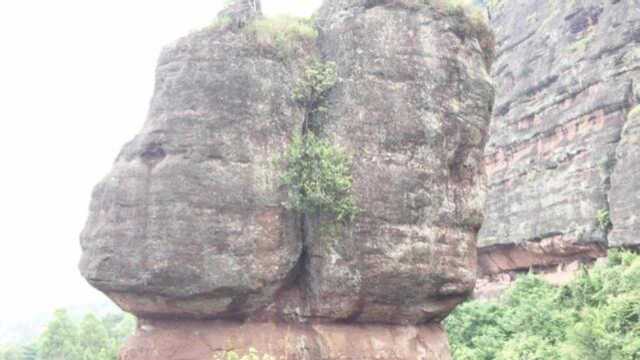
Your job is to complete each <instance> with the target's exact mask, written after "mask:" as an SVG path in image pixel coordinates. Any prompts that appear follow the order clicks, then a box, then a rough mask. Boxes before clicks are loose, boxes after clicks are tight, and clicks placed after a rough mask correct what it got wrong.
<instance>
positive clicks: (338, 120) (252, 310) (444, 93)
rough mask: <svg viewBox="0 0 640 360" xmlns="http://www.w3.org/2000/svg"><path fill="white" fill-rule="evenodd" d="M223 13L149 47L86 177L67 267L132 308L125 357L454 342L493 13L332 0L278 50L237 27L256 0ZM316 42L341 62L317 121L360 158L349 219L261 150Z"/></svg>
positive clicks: (380, 354) (290, 131)
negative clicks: (113, 131) (149, 81)
mask: <svg viewBox="0 0 640 360" xmlns="http://www.w3.org/2000/svg"><path fill="white" fill-rule="evenodd" d="M247 4H249V5H251V4H253V5H251V6H245V5H247ZM223 15H224V16H225V17H230V18H228V19H226V20H230V21H225V22H221V25H218V26H217V27H213V28H211V29H207V30H203V31H201V32H198V33H194V34H192V35H189V36H187V37H185V38H183V39H181V40H179V41H178V42H177V43H176V44H174V45H172V46H171V47H169V48H168V49H167V50H166V51H165V52H164V53H163V54H162V56H161V59H160V62H159V65H158V70H157V80H156V92H155V96H154V98H153V101H152V104H151V109H150V113H149V118H148V120H147V122H146V124H145V126H144V128H143V130H142V132H141V133H140V134H139V135H138V136H137V137H136V138H135V139H134V140H133V141H132V142H131V143H129V144H127V145H126V146H125V148H124V149H123V151H122V153H121V154H120V156H119V157H118V159H117V160H116V163H115V165H114V168H113V170H112V172H111V173H110V174H109V175H108V176H107V177H106V178H105V179H104V180H103V181H102V182H101V183H100V184H99V185H98V186H97V187H96V190H95V191H94V194H93V200H92V205H91V213H90V216H89V220H88V221H87V225H86V227H85V230H84V231H83V233H82V236H81V243H82V248H83V257H82V260H81V264H80V268H81V271H82V273H83V275H84V276H85V277H86V278H87V280H88V281H89V282H90V283H91V284H92V285H93V286H95V287H96V288H98V289H100V290H101V291H103V292H105V293H106V294H107V295H108V296H110V297H111V298H112V299H113V300H114V301H115V302H116V303H118V304H119V305H120V306H121V307H122V308H123V309H125V310H126V311H129V312H132V313H134V314H136V315H137V316H138V317H139V319H140V327H139V331H138V334H137V335H136V336H135V337H134V338H133V339H132V340H131V341H130V343H129V345H128V346H127V347H126V349H125V350H124V351H123V353H122V358H123V359H135V360H139V359H181V360H187V359H193V360H196V359H211V357H212V356H213V355H215V353H216V352H220V351H223V350H231V349H233V350H236V351H239V352H243V351H246V350H247V349H248V348H249V347H255V348H257V349H258V350H260V351H262V352H267V353H271V354H272V355H274V356H276V357H277V358H283V359H284V358H287V359H326V360H334V359H335V360H337V359H365V360H366V359H397V360H405V359H406V360H408V359H412V360H414V359H429V360H431V359H448V358H449V355H448V346H447V341H446V336H445V335H444V333H443V331H442V329H441V328H440V325H439V320H440V319H442V318H443V317H444V316H446V315H447V314H448V313H449V311H450V310H451V309H452V308H453V307H454V306H455V305H456V304H457V303H459V302H460V301H462V300H463V299H464V298H465V297H466V296H467V295H468V294H469V293H470V292H471V290H472V289H473V286H474V282H475V272H476V271H475V266H476V256H475V246H476V233H477V231H478V230H479V228H480V224H481V222H482V217H483V215H482V199H483V197H484V192H483V187H484V176H483V173H484V170H483V165H482V161H481V159H482V149H483V147H484V145H485V142H486V140H487V134H488V126H489V116H490V111H491V106H492V102H493V89H492V86H491V84H490V81H489V77H488V73H487V69H488V67H489V65H490V64H488V61H489V60H490V57H491V56H490V53H491V51H492V49H491V48H490V47H483V45H482V44H487V43H490V41H488V40H490V39H489V37H490V36H489V33H488V31H487V30H486V29H485V28H482V27H478V25H477V24H475V25H474V24H472V23H471V22H470V21H469V20H468V19H467V18H466V17H465V16H464V14H462V13H460V12H451V11H445V10H444V9H440V8H437V7H433V6H431V5H424V4H422V2H420V1H415V2H411V1H409V0H406V1H368V0H367V1H365V0H349V1H347V0H327V1H326V3H325V4H324V6H323V7H322V9H321V10H320V12H319V15H318V25H317V29H318V32H319V34H320V35H319V37H318V38H317V41H316V39H311V40H309V39H306V40H305V39H302V38H300V39H295V40H291V39H290V40H291V41H296V45H295V46H294V47H293V48H294V49H297V50H298V51H297V52H296V53H293V54H292V53H291V51H290V50H291V49H292V47H291V46H287V52H286V55H287V56H283V52H282V51H279V50H281V49H279V48H278V46H279V45H282V44H279V43H278V42H276V43H274V44H266V43H265V42H264V37H258V36H255V34H254V33H252V31H253V30H251V31H249V30H248V28H250V27H248V26H246V21H248V22H250V21H253V20H250V19H255V18H259V17H260V13H259V4H258V3H256V2H247V1H238V2H236V3H233V4H231V6H230V8H229V9H227V10H225V11H224V12H223ZM247 19H249V20H247ZM288 45H290V44H288ZM316 56H318V57H320V58H321V59H322V60H323V61H333V62H335V64H336V70H337V73H338V78H339V81H338V83H337V85H336V86H335V87H334V88H333V89H332V90H331V92H330V93H329V95H328V97H327V99H326V104H325V105H326V110H325V111H322V112H320V111H319V112H315V113H314V114H316V115H315V116H316V117H317V118H314V119H313V121H316V122H317V124H320V125H319V135H320V136H322V137H324V138H326V139H329V140H331V142H333V143H334V144H336V145H338V146H340V147H341V148H342V149H343V150H344V151H345V152H346V153H347V154H348V155H349V156H350V157H351V158H352V159H353V169H352V176H353V182H354V185H353V195H354V197H355V202H356V204H357V206H358V207H359V208H360V209H361V212H360V214H358V215H357V216H356V218H355V219H354V220H353V221H352V222H335V220H331V219H329V218H327V217H326V216H321V215H311V214H298V213H296V212H295V211H293V210H289V209H287V208H286V207H285V206H284V204H285V203H286V201H287V189H285V188H284V187H283V186H281V182H280V179H279V176H280V174H281V173H282V168H281V166H282V165H281V164H279V163H278V162H277V161H275V162H274V161H273V160H274V159H277V157H278V156H279V155H281V154H283V152H284V150H285V149H286V148H287V146H288V145H289V143H290V141H291V139H292V138H293V136H294V135H295V134H297V133H300V132H301V131H302V127H303V123H304V122H306V121H307V120H308V114H309V109H302V108H301V107H300V106H298V105H296V102H295V101H294V99H293V96H292V95H293V92H294V88H295V86H297V84H298V80H299V78H300V76H301V73H302V71H304V69H305V66H307V64H308V63H309V60H310V59H311V58H313V57H316Z"/></svg>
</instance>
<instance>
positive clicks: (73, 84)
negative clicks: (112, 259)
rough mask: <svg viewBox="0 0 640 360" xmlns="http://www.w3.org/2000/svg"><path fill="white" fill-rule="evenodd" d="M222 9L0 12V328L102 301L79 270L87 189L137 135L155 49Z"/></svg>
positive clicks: (81, 5)
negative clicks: (3, 323)
mask: <svg viewBox="0 0 640 360" xmlns="http://www.w3.org/2000/svg"><path fill="white" fill-rule="evenodd" d="M222 2H223V0H179V1H178V0H173V1H169V0H153V1H152V0H110V1H98V0H56V1H51V0H2V1H1V2H0V321H2V320H3V319H5V320H7V319H10V318H14V317H15V318H21V317H25V316H27V314H28V313H30V312H33V311H38V312H39V311H49V310H52V309H53V308H54V307H59V306H69V305H76V304H86V303H95V302H98V301H100V295H99V294H98V293H97V292H94V291H92V290H91V289H90V287H89V286H88V285H86V283H85V282H84V280H83V279H82V278H81V277H80V275H79V273H78V270H77V262H78V259H79V256H80V246H79V243H78V235H79V233H80V231H81V230H82V227H83V225H84V221H85V219H86V216H87V209H88V206H89V199H90V193H91V189H92V187H93V186H94V185H95V184H96V183H97V182H98V180H99V179H100V178H102V177H103V176H104V175H105V174H106V173H107V172H108V171H109V169H110V168H111V163H112V161H113V160H114V159H115V157H116V155H117V154H118V151H119V150H120V147H121V146H122V145H123V144H124V143H125V142H126V141H128V140H130V139H131V138H132V137H133V136H134V135H135V134H136V132H137V131H138V130H139V129H140V128H141V127H142V123H143V121H144V119H145V116H146V112H147V107H148V103H149V100H150V98H151V91H152V88H153V78H154V67H155V63H156V59H157V56H158V54H159V52H160V50H161V48H162V46H163V45H165V44H168V43H170V42H171V41H173V40H175V39H176V38H178V37H180V36H181V35H185V34H187V33H188V32H189V31H190V30H193V29H197V28H198V27H201V26H204V25H206V24H208V23H209V22H210V21H212V20H213V19H214V18H215V14H216V13H217V11H218V10H219V9H220V8H221V6H222ZM262 3H263V9H264V11H265V12H266V13H267V14H270V15H273V14H277V13H284V12H288V13H294V14H298V15H304V14H309V13H311V12H312V11H313V10H314V9H315V8H316V7H317V6H318V5H319V3H320V0H262Z"/></svg>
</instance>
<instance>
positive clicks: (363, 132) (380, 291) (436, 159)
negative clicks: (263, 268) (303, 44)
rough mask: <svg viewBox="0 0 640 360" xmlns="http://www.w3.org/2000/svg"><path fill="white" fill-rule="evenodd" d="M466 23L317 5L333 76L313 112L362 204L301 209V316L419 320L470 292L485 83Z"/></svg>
mask: <svg viewBox="0 0 640 360" xmlns="http://www.w3.org/2000/svg"><path fill="white" fill-rule="evenodd" d="M465 21H467V20H465V19H464V18H463V17H462V16H451V15H445V14H443V13H442V12H440V11H439V10H437V9H434V8H432V7H429V6H424V5H422V6H421V5H415V6H414V7H412V6H409V5H407V4H402V2H397V1H377V2H372V1H328V2H326V3H325V5H324V6H323V7H322V8H321V9H320V13H319V17H318V23H319V24H320V29H321V37H320V42H319V43H320V45H319V46H320V51H321V53H322V54H323V55H324V56H325V58H326V59H327V60H329V61H334V62H335V63H336V64H337V71H338V75H339V78H340V82H339V84H338V85H337V86H336V88H335V89H334V91H333V92H332V93H331V95H330V96H329V106H328V111H327V112H326V113H325V114H324V116H320V117H319V118H318V119H316V120H315V121H316V122H317V123H319V124H320V125H319V126H320V127H321V128H322V132H323V134H324V136H326V137H327V138H330V139H331V140H332V141H333V142H335V143H337V144H339V145H340V146H341V147H342V148H344V149H346V150H347V151H348V152H349V153H350V154H352V155H353V159H354V164H353V178H354V193H355V196H356V203H357V205H358V206H359V207H360V208H361V209H362V212H361V214H359V215H358V216H357V217H356V219H355V221H354V222H353V223H351V224H349V225H345V226H340V225H338V226H336V227H331V224H327V222H326V219H322V218H313V217H309V218H307V220H308V224H307V225H308V227H309V229H308V231H307V232H306V236H307V239H306V242H305V243H306V244H307V246H308V249H307V252H308V279H309V280H308V287H309V294H310V304H311V313H312V315H314V316H321V317H330V318H335V319H348V320H350V321H359V322H387V323H424V322H426V321H429V320H431V319H434V318H435V319H439V318H442V317H444V316H446V314H448V313H449V311H450V310H451V309H452V308H453V307H454V306H455V305H456V304H457V303H459V302H460V301H461V300H463V299H464V298H465V297H466V296H467V295H468V293H469V292H470V291H471V290H472V288H473V285H474V282H475V262H476V255H475V238H476V233H477V231H478V229H479V227H480V224H481V222H482V202H481V201H480V200H479V198H480V197H481V196H480V197H479V195H482V190H481V189H482V186H483V185H484V177H483V176H484V172H483V168H482V149H483V148H484V145H485V141H486V139H487V128H488V124H489V111H490V110H489V109H490V108H491V106H492V103H493V88H492V85H491V83H490V80H489V77H488V73H487V71H486V68H487V64H486V63H485V59H486V51H489V49H483V48H482V47H481V45H480V40H483V39H481V38H480V36H479V35H478V34H476V33H464V32H461V29H460V28H461V27H462V26H461V24H464V23H465ZM484 35H486V36H489V34H484Z"/></svg>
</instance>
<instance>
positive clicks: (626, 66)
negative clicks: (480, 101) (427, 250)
mask: <svg viewBox="0 0 640 360" xmlns="http://www.w3.org/2000/svg"><path fill="white" fill-rule="evenodd" d="M490 13H491V23H492V28H493V30H494V31H495V34H496V41H497V46H496V52H497V59H496V61H495V63H494V66H493V69H492V73H493V78H494V81H495V85H496V92H497V95H496V104H495V109H494V112H493V118H492V124H491V131H490V141H489V143H488V145H487V149H486V152H485V161H486V168H487V174H488V179H489V182H488V195H487V206H486V221H485V222H484V224H483V226H482V229H481V231H480V235H479V246H480V249H479V253H478V257H479V264H480V268H481V272H482V273H483V274H485V275H491V274H496V273H500V272H506V271H512V270H526V269H528V268H530V267H550V266H555V265H557V264H562V263H569V262H572V261H575V260H579V261H590V260H592V259H594V258H596V257H600V256H603V255H604V254H605V252H606V248H607V246H619V245H629V244H633V243H638V242H640V237H637V236H635V235H633V233H632V232H631V231H630V230H631V229H633V228H634V227H635V229H636V230H637V229H638V227H637V222H635V219H634V218H633V217H632V216H630V215H631V213H632V212H633V211H634V210H633V209H634V207H635V206H637V205H638V204H640V202H637V201H634V199H636V200H637V196H635V195H636V194H637V193H638V192H637V189H632V187H633V186H634V185H633V184H634V181H635V180H632V179H631V178H630V177H631V176H633V174H634V172H635V171H636V169H635V165H631V163H633V162H634V160H633V157H634V156H635V155H634V154H632V152H629V151H628V149H629V145H626V144H632V143H633V141H634V140H633V138H634V135H633V134H634V130H633V128H634V127H633V125H631V124H629V120H628V118H629V114H630V112H631V109H632V108H633V107H634V106H635V105H636V104H638V102H639V101H640V93H639V92H638V83H639V81H640V53H639V52H638V49H640V2H639V1H637V0H630V1H605V2H603V1H596V0H585V1H577V2H575V1H553V0H517V1H496V2H493V5H492V6H491V8H490ZM625 127H626V128H627V130H625V131H624V132H623V129H624V128H625ZM625 134H628V135H625ZM625 136H627V137H628V140H622V141H621V138H624V137H625ZM625 149H627V150H625ZM616 153H617V156H616ZM612 174H617V175H614V176H613V178H612ZM607 214H611V225H612V226H611V225H609V224H608V221H607V220H608V219H607V217H608V215H607ZM610 231H611V232H610ZM636 235H637V232H636ZM634 236H635V239H634Z"/></svg>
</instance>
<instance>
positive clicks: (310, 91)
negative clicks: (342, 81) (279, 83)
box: [293, 59, 338, 112]
mask: <svg viewBox="0 0 640 360" xmlns="http://www.w3.org/2000/svg"><path fill="white" fill-rule="evenodd" d="M337 81H338V73H337V71H336V64H335V63H334V62H321V61H319V60H317V59H314V60H312V61H311V62H310V63H309V64H308V65H307V67H306V68H305V70H304V73H303V74H302V78H300V79H299V80H298V82H297V84H296V86H295V88H294V89H293V99H294V100H295V101H296V103H298V105H300V106H302V107H304V108H305V109H308V110H311V111H320V112H324V111H326V109H325V108H324V107H323V106H322V103H323V102H324V100H325V98H326V96H327V93H328V92H329V90H331V89H332V88H333V87H334V86H335V84H336V83H337Z"/></svg>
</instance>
